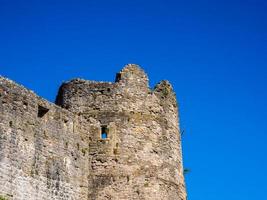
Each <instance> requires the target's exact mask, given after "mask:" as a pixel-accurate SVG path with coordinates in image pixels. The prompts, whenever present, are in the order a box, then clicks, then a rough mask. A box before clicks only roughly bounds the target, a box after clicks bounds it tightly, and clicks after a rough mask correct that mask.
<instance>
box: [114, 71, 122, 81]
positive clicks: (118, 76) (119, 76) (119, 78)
mask: <svg viewBox="0 0 267 200" xmlns="http://www.w3.org/2000/svg"><path fill="white" fill-rule="evenodd" d="M120 80H121V73H117V74H116V79H115V82H119V81H120Z"/></svg>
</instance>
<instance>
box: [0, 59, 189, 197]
mask: <svg viewBox="0 0 267 200" xmlns="http://www.w3.org/2000/svg"><path fill="white" fill-rule="evenodd" d="M0 197H2V198H5V199H8V200H186V190H185V183H184V175H183V165H182V152H181V135H180V130H179V118H178V111H177V102H176V97H175V93H174V91H173V88H172V86H171V85H170V83H169V82H168V81H161V82H160V83H159V84H157V85H156V86H155V88H154V89H150V88H149V86H148V77H147V75H146V74H145V72H144V71H143V70H142V69H141V68H140V67H139V66H137V65H133V64H129V65H126V66H125V67H124V68H123V69H122V70H121V71H120V72H119V73H118V74H117V76H116V80H115V82H114V83H111V82H95V81H87V80H82V79H73V80H71V81H69V82H65V83H63V84H62V85H61V87H60V88H59V92H58V95H57V98H56V103H55V104H53V103H50V102H48V101H47V100H45V99H43V98H41V97H39V96H37V95H36V94H35V93H33V92H32V91H30V90H28V89H25V88H24V87H23V86H20V85H18V84H16V83H14V82H13V81H11V80H8V79H6V78H3V77H0Z"/></svg>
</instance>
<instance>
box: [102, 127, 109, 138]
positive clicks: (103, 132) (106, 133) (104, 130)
mask: <svg viewBox="0 0 267 200" xmlns="http://www.w3.org/2000/svg"><path fill="white" fill-rule="evenodd" d="M107 138H108V128H107V127H106V126H102V127H101V139H107Z"/></svg>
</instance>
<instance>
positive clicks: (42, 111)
mask: <svg viewBox="0 0 267 200" xmlns="http://www.w3.org/2000/svg"><path fill="white" fill-rule="evenodd" d="M48 111H49V109H48V108H45V107H43V106H40V105H38V114H37V116H38V117H40V118H42V117H43V116H44V115H45V114H46V113H47V112H48Z"/></svg>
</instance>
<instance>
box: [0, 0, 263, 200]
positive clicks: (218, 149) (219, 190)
mask: <svg viewBox="0 0 267 200" xmlns="http://www.w3.org/2000/svg"><path fill="white" fill-rule="evenodd" d="M126 63H137V64H140V65H141V66H142V67H143V68H144V69H145V71H146V72H147V73H148V75H149V77H150V85H151V87H153V86H154V85H155V84H156V83H157V82H158V81H160V80H161V79H169V80H170V81H171V83H172V84H173V86H174V88H175V91H176V93H177V97H178V100H179V104H180V115H181V126H182V129H184V130H185V134H184V136H183V151H184V165H185V167H186V168H190V169H191V173H189V174H188V175H186V183H187V190H188V196H189V200H226V199H227V200H254V199H257V200H264V199H266V198H267V197H266V191H267V180H266V179H267V106H266V102H267V92H266V86H267V1H266V0H265V1H264V0H262V1H258V0H239V1H237V0H231V1H227V0H224V1H221V0H215V1H207V0H201V1H199V0H195V1H190V0H184V1H179V0H153V1H152V0H151V1H149V0H147V1H146V0H117V1H112V0H107V1H102V0H84V1H82V0H73V1H69V0H64V1H59V0H57V1H55V0H43V1H38V0H33V1H28V0H21V1H18V0H17V1H14V0H0V74H1V75H3V76H6V77H8V78H10V79H12V80H15V81H16V82H18V83H20V84H23V85H24V86H26V87H28V88H30V89H32V90H34V91H35V92H36V93H37V94H39V95H40V96H42V97H44V98H46V99H48V100H50V101H54V99H55V95H56V92H57V89H58V87H59V85H60V84H61V82H62V81H64V80H69V79H71V78H74V77H82V78H85V79H91V80H106V81H113V80H114V76H115V73H116V72H117V71H119V70H120V69H121V68H122V67H123V66H124V65H125V64H126Z"/></svg>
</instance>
